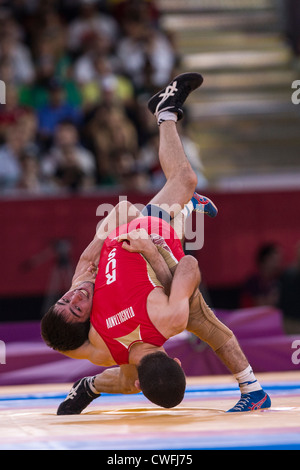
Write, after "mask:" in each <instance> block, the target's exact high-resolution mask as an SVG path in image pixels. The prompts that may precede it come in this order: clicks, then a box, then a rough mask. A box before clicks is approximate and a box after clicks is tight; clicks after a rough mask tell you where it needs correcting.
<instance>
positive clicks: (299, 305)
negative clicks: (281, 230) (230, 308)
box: [240, 241, 300, 334]
mask: <svg viewBox="0 0 300 470" xmlns="http://www.w3.org/2000/svg"><path fill="white" fill-rule="evenodd" d="M255 263H256V269H255V272H253V273H252V274H251V275H250V276H249V278H247V279H246V280H245V282H244V284H243V285H242V287H241V299H240V307H241V308H252V307H261V306H269V307H274V308H279V309H280V310H281V311H282V313H283V320H284V326H285V330H286V332H287V333H294V334H296V333H300V289H299V286H300V241H299V243H298V244H297V246H296V248H295V257H294V261H293V262H292V263H291V264H290V265H289V266H284V265H283V253H282V247H281V246H280V245H278V244H277V243H273V242H271V243H265V244H263V245H262V246H260V247H259V248H258V250H257V254H256V259H255Z"/></svg>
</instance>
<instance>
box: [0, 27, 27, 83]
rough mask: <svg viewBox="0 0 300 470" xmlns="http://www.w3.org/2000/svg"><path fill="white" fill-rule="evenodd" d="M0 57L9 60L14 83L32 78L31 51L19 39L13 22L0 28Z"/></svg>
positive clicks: (25, 81)
mask: <svg viewBox="0 0 300 470" xmlns="http://www.w3.org/2000/svg"><path fill="white" fill-rule="evenodd" d="M6 26H8V25H6ZM0 59H5V60H7V61H9V62H10V64H11V67H12V75H13V80H14V82H15V83H17V84H22V83H30V82H32V80H33V79H34V76H35V70H34V65H33V61H32V56H31V51H30V49H29V48H28V47H27V46H25V44H23V43H22V42H21V41H20V40H19V35H18V29H17V27H15V25H14V23H13V22H11V23H9V27H6V28H5V29H4V28H1V29H0Z"/></svg>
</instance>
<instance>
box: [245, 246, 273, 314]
mask: <svg viewBox="0 0 300 470" xmlns="http://www.w3.org/2000/svg"><path fill="white" fill-rule="evenodd" d="M256 265H257V272H256V273H255V274H254V275H253V276H251V277H250V278H249V279H248V280H247V281H246V282H245V284H244V286H243V288H242V297H241V307H242V308H249V307H258V306H263V305H268V306H272V307H278V303H279V293H280V287H279V277H280V274H281V252H280V249H279V247H278V246H277V245H276V244H274V243H269V244H265V245H262V246H261V247H260V248H259V249H258V252H257V256H256Z"/></svg>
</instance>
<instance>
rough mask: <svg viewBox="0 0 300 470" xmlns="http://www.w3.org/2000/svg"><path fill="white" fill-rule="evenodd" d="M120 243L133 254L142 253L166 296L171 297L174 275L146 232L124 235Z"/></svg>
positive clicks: (139, 231)
mask: <svg viewBox="0 0 300 470" xmlns="http://www.w3.org/2000/svg"><path fill="white" fill-rule="evenodd" d="M118 241H119V242H123V243H122V247H123V248H124V249H125V250H127V251H129V252H131V253H140V254H142V255H143V256H144V258H145V259H146V260H147V261H148V263H149V264H150V265H151V267H152V269H153V271H154V272H155V274H156V277H157V279H158V280H159V282H160V283H161V284H162V286H163V287H164V290H165V293H166V295H169V293H170V287H171V283H172V279H173V276H172V273H171V271H170V269H169V267H168V265H167V263H166V261H165V260H164V258H163V257H162V255H161V254H160V253H159V251H158V249H157V247H156V245H155V244H154V243H153V241H152V240H151V238H150V236H149V234H148V233H147V232H146V230H144V229H137V230H133V231H131V232H130V233H125V234H122V235H120V237H119V239H118Z"/></svg>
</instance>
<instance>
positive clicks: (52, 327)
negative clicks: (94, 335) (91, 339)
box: [41, 305, 90, 351]
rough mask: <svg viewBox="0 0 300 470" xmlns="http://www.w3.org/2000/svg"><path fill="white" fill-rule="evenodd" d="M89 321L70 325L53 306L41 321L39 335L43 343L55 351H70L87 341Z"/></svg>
mask: <svg viewBox="0 0 300 470" xmlns="http://www.w3.org/2000/svg"><path fill="white" fill-rule="evenodd" d="M89 331H90V320H87V321H85V322H76V323H71V322H67V321H66V320H65V318H64V317H63V316H62V315H60V314H59V313H58V312H57V309H56V306H55V305H53V306H52V307H51V308H50V309H49V310H48V312H47V313H46V314H45V315H44V316H43V318H42V321H41V335H42V338H43V340H44V341H45V343H46V344H47V345H48V346H49V347H50V348H52V349H54V350H56V351H71V350H73V349H77V348H79V347H80V346H82V345H83V344H84V343H85V341H86V340H87V339H88V335H89Z"/></svg>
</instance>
